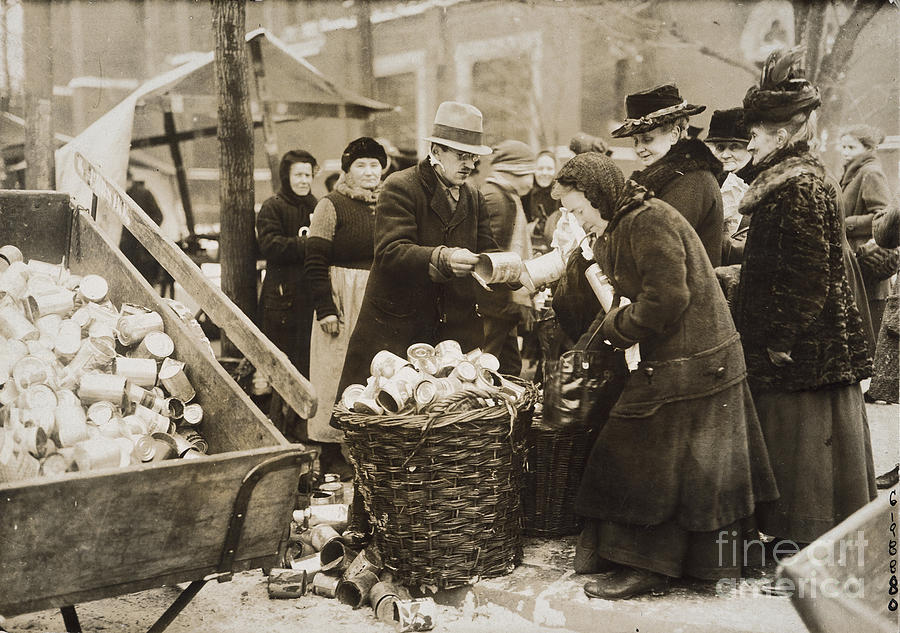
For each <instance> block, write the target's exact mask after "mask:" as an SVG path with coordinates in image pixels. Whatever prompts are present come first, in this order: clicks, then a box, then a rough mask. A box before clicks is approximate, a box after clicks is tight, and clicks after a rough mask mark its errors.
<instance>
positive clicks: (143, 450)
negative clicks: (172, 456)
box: [133, 435, 156, 462]
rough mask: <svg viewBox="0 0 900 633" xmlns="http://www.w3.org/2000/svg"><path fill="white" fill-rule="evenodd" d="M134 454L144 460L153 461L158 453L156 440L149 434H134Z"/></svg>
mask: <svg viewBox="0 0 900 633" xmlns="http://www.w3.org/2000/svg"><path fill="white" fill-rule="evenodd" d="M133 439H134V453H133V454H134V456H135V458H136V459H139V460H140V461H142V462H150V461H153V457H154V456H155V455H156V442H155V441H154V440H153V438H152V437H150V436H149V435H136V436H134V438H133Z"/></svg>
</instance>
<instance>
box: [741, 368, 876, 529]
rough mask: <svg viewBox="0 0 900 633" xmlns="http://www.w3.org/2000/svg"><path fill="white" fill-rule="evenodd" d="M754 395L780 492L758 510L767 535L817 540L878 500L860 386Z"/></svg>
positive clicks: (761, 524) (759, 519)
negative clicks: (869, 503) (775, 497)
mask: <svg viewBox="0 0 900 633" xmlns="http://www.w3.org/2000/svg"><path fill="white" fill-rule="evenodd" d="M754 396H755V398H754V400H755V402H756V411H757V414H758V415H759V421H760V424H761V425H762V430H763V435H764V436H765V438H766V445H767V446H768V448H769V459H770V461H771V464H772V469H773V470H774V472H775V478H776V480H777V481H778V489H779V491H780V492H781V497H780V498H779V499H778V500H777V501H774V502H771V503H765V504H761V505H760V507H759V508H758V509H757V519H758V521H759V529H760V530H761V531H762V532H764V533H765V534H769V535H771V536H777V537H781V538H784V539H790V540H792V541H794V542H796V543H811V542H812V541H814V540H815V539H816V538H818V537H819V536H821V535H822V534H824V533H825V532H827V531H828V530H830V529H831V528H833V527H834V526H835V525H837V524H838V523H840V522H841V521H843V520H844V519H846V518H847V517H848V516H850V515H851V514H853V512H855V511H856V510H858V509H859V508H861V507H862V506H864V505H865V504H867V503H868V502H869V501H871V500H872V499H874V498H875V496H876V492H877V491H876V488H875V467H874V464H873V462H872V444H871V440H870V438H869V423H868V419H867V418H866V409H865V403H864V401H863V395H862V390H861V389H860V386H859V384H855V385H849V386H839V387H832V388H828V389H818V390H815V391H798V392H776V391H771V392H762V393H757V394H754Z"/></svg>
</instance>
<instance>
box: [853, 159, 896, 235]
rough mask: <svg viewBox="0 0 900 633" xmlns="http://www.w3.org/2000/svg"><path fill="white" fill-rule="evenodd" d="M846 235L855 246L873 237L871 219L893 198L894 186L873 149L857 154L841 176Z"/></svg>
mask: <svg viewBox="0 0 900 633" xmlns="http://www.w3.org/2000/svg"><path fill="white" fill-rule="evenodd" d="M841 190H842V191H843V194H842V195H843V198H844V213H845V214H846V220H845V221H846V225H847V237H848V238H849V239H850V246H851V247H852V248H853V250H856V249H857V248H859V247H860V246H861V245H862V244H865V243H866V242H867V241H869V239H871V237H872V220H873V219H874V218H875V214H876V213H877V212H878V211H881V210H882V209H884V208H885V207H886V206H887V205H888V204H889V203H890V201H891V190H890V188H889V187H888V184H887V178H885V176H884V172H883V171H882V170H881V164H880V163H879V162H878V158H877V157H876V156H875V152H874V151H869V152H866V153H865V154H862V155H861V156H857V157H856V158H854V159H853V160H851V161H850V162H849V163H848V164H847V168H846V169H845V170H844V175H843V176H842V177H841Z"/></svg>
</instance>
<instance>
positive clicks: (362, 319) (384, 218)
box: [338, 101, 500, 392]
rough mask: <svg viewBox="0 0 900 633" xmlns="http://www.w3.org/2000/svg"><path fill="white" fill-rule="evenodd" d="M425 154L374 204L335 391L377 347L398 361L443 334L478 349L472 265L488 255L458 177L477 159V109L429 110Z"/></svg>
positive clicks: (490, 242) (478, 215)
mask: <svg viewBox="0 0 900 633" xmlns="http://www.w3.org/2000/svg"><path fill="white" fill-rule="evenodd" d="M425 140H426V141H428V142H429V143H430V146H429V152H428V156H427V157H426V158H425V159H424V160H423V161H421V162H419V163H418V164H417V165H415V166H413V167H409V168H408V169H404V170H402V171H398V172H396V173H394V174H391V175H390V176H389V177H388V178H387V180H385V181H384V188H383V189H382V191H381V194H380V195H379V196H378V201H377V203H376V205H375V249H374V253H375V258H374V261H373V264H372V269H371V271H370V273H369V280H368V283H367V284H366V292H365V296H364V297H363V301H362V308H361V309H360V314H359V318H358V320H357V323H356V328H355V329H354V331H353V334H352V336H351V337H350V342H349V344H348V348H347V358H346V361H345V362H344V369H343V373H342V375H341V381H340V386H339V390H338V391H339V392H341V390H343V389H344V388H345V387H346V386H347V385H350V384H354V383H362V384H365V382H366V378H368V376H369V374H370V372H369V366H370V363H371V361H372V358H373V357H374V356H375V354H376V353H378V352H379V351H381V350H389V351H391V352H393V353H394V354H396V355H398V356H401V357H406V350H407V348H408V347H409V346H410V345H412V344H413V343H430V344H432V345H434V344H436V343H439V342H441V341H443V340H445V339H453V340H456V341H457V342H459V344H460V346H461V347H462V348H463V350H464V351H467V350H470V349H472V348H475V347H481V346H482V344H483V342H484V328H483V325H482V322H481V317H480V316H479V315H478V313H477V311H476V306H475V281H474V279H473V278H472V275H471V274H472V271H473V270H474V267H475V264H476V263H477V262H478V255H477V254H478V253H481V252H485V251H498V250H500V249H499V247H498V246H497V242H496V240H495V239H494V234H493V231H492V230H491V222H490V217H489V216H488V214H487V213H486V211H485V206H484V197H483V196H482V195H481V193H480V192H479V191H478V190H477V189H475V188H474V187H472V186H471V185H470V184H468V183H467V180H468V178H469V176H470V174H471V173H472V171H473V170H474V169H475V165H476V163H477V162H478V161H479V159H480V158H481V156H485V155H487V154H490V153H491V148H490V147H488V146H486V145H484V143H483V131H482V116H481V112H480V111H479V110H478V109H477V108H475V107H474V106H472V105H469V104H466V103H458V102H455V101H446V102H444V103H442V104H441V105H440V106H439V107H438V111H437V113H436V115H435V119H434V127H433V130H432V134H431V136H429V137H426V139H425Z"/></svg>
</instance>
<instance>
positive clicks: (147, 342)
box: [131, 332, 175, 361]
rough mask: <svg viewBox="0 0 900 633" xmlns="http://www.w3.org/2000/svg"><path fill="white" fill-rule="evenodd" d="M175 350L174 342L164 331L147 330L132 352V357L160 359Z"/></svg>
mask: <svg viewBox="0 0 900 633" xmlns="http://www.w3.org/2000/svg"><path fill="white" fill-rule="evenodd" d="M174 352H175V343H174V342H173V341H172V338H171V337H170V336H169V335H168V334H166V333H165V332H148V333H147V335H146V336H145V337H144V338H143V340H142V341H141V344H140V345H138V346H137V348H136V349H135V350H134V352H132V354H131V356H132V357H134V358H152V359H154V360H156V361H162V360H164V359H166V358H168V357H169V356H171V355H172V354H173V353H174Z"/></svg>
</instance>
